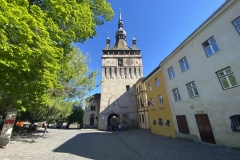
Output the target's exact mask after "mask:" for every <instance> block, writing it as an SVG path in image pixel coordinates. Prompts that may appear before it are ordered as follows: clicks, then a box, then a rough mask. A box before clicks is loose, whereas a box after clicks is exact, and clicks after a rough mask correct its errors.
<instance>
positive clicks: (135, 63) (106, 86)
mask: <svg viewBox="0 0 240 160" xmlns="http://www.w3.org/2000/svg"><path fill="white" fill-rule="evenodd" d="M115 39H116V42H115V45H114V46H113V47H112V48H111V47H110V42H111V40H110V38H109V37H108V38H107V40H106V47H105V49H103V50H102V81H103V82H102V88H101V101H100V109H99V125H98V128H99V129H100V130H107V129H108V127H109V126H115V127H116V126H118V125H119V124H120V125H121V127H122V128H123V129H128V128H135V127H138V112H137V102H136V91H135V88H134V84H135V83H136V81H137V80H138V79H139V78H141V77H142V75H143V70H142V56H141V51H140V50H139V49H138V48H137V45H136V39H135V38H133V39H132V47H129V46H128V45H127V42H126V31H125V30H124V29H123V21H122V17H121V12H120V17H119V21H118V30H117V31H116V34H115Z"/></svg>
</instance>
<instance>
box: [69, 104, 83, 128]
mask: <svg viewBox="0 0 240 160" xmlns="http://www.w3.org/2000/svg"><path fill="white" fill-rule="evenodd" d="M83 115H84V110H83V108H82V107H81V106H77V107H74V108H73V112H72V114H70V115H69V116H68V117H67V122H68V123H67V126H66V128H69V126H70V124H73V123H77V124H82V123H83Z"/></svg>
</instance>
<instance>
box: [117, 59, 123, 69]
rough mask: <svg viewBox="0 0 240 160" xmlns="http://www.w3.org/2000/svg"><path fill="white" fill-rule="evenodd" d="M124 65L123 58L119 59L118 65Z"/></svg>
mask: <svg viewBox="0 0 240 160" xmlns="http://www.w3.org/2000/svg"><path fill="white" fill-rule="evenodd" d="M122 66H123V59H118V67H122Z"/></svg>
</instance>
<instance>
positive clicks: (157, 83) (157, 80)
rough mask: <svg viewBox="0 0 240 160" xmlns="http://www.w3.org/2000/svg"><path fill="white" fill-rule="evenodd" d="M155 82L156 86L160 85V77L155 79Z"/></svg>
mask: <svg viewBox="0 0 240 160" xmlns="http://www.w3.org/2000/svg"><path fill="white" fill-rule="evenodd" d="M155 84H156V87H158V86H160V82H159V79H158V78H156V79H155Z"/></svg>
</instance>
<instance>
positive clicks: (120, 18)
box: [119, 8, 122, 20]
mask: <svg viewBox="0 0 240 160" xmlns="http://www.w3.org/2000/svg"><path fill="white" fill-rule="evenodd" d="M119 20H122V14H121V8H119Z"/></svg>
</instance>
